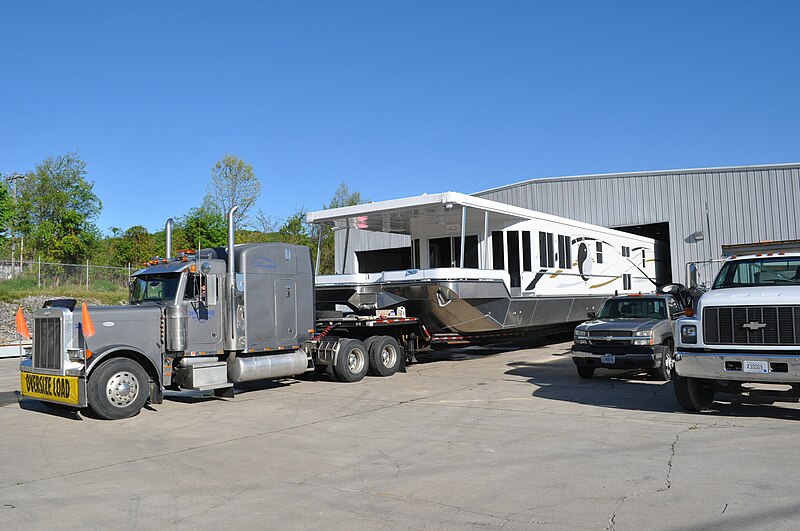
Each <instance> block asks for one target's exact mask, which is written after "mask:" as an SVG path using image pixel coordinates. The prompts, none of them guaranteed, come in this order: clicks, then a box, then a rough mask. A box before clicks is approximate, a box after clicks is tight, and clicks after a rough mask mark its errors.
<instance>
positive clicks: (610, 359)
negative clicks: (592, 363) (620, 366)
mask: <svg viewBox="0 0 800 531" xmlns="http://www.w3.org/2000/svg"><path fill="white" fill-rule="evenodd" d="M616 359H617V358H616V356H614V355H613V354H603V355H602V356H600V363H605V364H606V365H613V364H614V362H615V361H616Z"/></svg>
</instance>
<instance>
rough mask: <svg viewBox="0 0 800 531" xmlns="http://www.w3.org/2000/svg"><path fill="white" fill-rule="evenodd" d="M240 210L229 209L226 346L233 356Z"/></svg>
mask: <svg viewBox="0 0 800 531" xmlns="http://www.w3.org/2000/svg"><path fill="white" fill-rule="evenodd" d="M237 210H239V207H238V206H235V205H234V206H233V207H231V209H230V210H229V211H228V270H227V275H226V276H227V278H226V281H227V285H228V286H227V287H228V289H227V291H228V306H229V311H228V331H227V333H226V334H225V341H224V348H225V350H227V351H229V352H230V353H231V354H230V355H231V356H235V354H234V353H235V351H236V350H238V349H239V334H238V332H237V327H236V313H237V311H236V310H237V304H236V262H235V258H234V256H233V255H234V243H233V242H234V239H233V235H234V228H235V227H234V226H233V215H234V214H235V213H236V211H237Z"/></svg>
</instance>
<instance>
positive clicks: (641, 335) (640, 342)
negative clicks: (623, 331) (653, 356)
mask: <svg viewBox="0 0 800 531" xmlns="http://www.w3.org/2000/svg"><path fill="white" fill-rule="evenodd" d="M650 334H651V331H650V330H638V331H636V332H634V333H633V338H634V339H633V344H634V345H636V346H640V347H641V346H646V345H652V344H653V338H652V337H651V335H650Z"/></svg>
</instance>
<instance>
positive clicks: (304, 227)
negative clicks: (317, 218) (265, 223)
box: [278, 209, 317, 254]
mask: <svg viewBox="0 0 800 531" xmlns="http://www.w3.org/2000/svg"><path fill="white" fill-rule="evenodd" d="M278 236H279V238H280V240H281V241H282V242H285V243H293V244H295V245H305V246H306V247H311V250H312V254H313V252H315V251H316V246H317V243H316V242H315V241H314V240H313V238H312V237H311V232H310V231H309V228H308V223H306V211H305V210H303V209H300V210H298V211H297V212H295V213H294V214H292V215H291V216H289V217H288V218H287V219H286V221H284V223H283V225H281V228H280V229H278Z"/></svg>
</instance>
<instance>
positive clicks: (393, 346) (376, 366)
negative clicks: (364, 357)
mask: <svg viewBox="0 0 800 531" xmlns="http://www.w3.org/2000/svg"><path fill="white" fill-rule="evenodd" d="M367 347H368V350H369V370H370V373H371V374H374V375H375V376H391V375H393V374H394V373H396V372H397V369H399V368H400V361H401V359H400V356H402V355H403V351H402V349H401V348H400V344H399V343H398V342H397V340H396V339H395V338H393V337H391V336H379V337H377V338H375V340H374V341H372V342H370V343H369V345H368V346H367Z"/></svg>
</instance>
